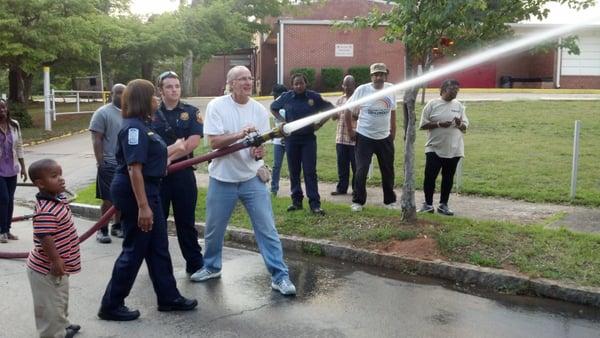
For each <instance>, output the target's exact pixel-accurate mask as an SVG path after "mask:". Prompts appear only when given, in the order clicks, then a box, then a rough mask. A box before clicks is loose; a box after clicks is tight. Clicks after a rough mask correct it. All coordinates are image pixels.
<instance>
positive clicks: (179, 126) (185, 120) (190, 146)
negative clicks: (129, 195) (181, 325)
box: [152, 71, 203, 274]
mask: <svg viewBox="0 0 600 338" xmlns="http://www.w3.org/2000/svg"><path fill="white" fill-rule="evenodd" d="M158 88H159V90H160V94H161V98H162V103H161V104H160V106H159V108H158V110H157V111H156V112H155V113H154V118H153V122H152V126H153V128H154V129H155V130H156V132H157V133H158V134H159V135H160V136H161V137H162V138H163V140H164V141H165V142H166V143H167V145H171V144H173V143H175V141H176V140H177V139H178V138H184V139H185V148H186V155H185V156H183V157H182V158H180V159H178V160H175V161H174V162H177V161H181V160H184V159H188V158H190V157H191V156H192V152H193V151H194V149H195V148H196V147H197V146H198V144H199V143H200V138H201V137H202V135H203V134H202V133H203V131H202V129H203V122H202V116H201V114H200V112H199V111H198V109H197V108H196V107H194V106H191V105H189V104H186V103H183V102H181V101H180V100H179V99H180V98H181V85H180V82H179V76H177V74H175V72H172V71H167V72H164V73H162V74H160V76H159V78H158ZM197 198H198V190H197V188H196V177H195V176H194V169H193V168H191V167H189V168H186V169H183V170H181V171H178V172H176V173H172V174H169V175H168V176H167V177H165V178H164V179H163V181H162V185H161V199H162V204H163V211H164V214H165V217H168V216H169V206H170V205H172V206H173V216H174V217H175V228H176V229H177V240H178V241H179V248H180V249H181V253H182V254H183V258H184V259H185V261H186V266H185V270H186V272H188V273H190V274H192V273H194V272H196V271H198V270H200V269H201V268H202V265H203V258H202V251H201V250H202V248H200V245H199V244H198V231H197V230H196V227H195V226H194V212H195V209H196V200H197Z"/></svg>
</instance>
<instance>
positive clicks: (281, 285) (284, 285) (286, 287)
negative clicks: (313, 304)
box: [271, 278, 296, 296]
mask: <svg viewBox="0 0 600 338" xmlns="http://www.w3.org/2000/svg"><path fill="white" fill-rule="evenodd" d="M271 288H272V289H273V290H277V291H279V292H280V293H281V294H282V295H284V296H291V295H295V294H296V287H295V286H294V283H292V281H290V280H289V278H283V279H281V280H280V281H279V282H277V283H275V282H271Z"/></svg>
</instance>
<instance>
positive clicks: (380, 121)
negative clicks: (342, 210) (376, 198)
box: [345, 63, 396, 211]
mask: <svg viewBox="0 0 600 338" xmlns="http://www.w3.org/2000/svg"><path fill="white" fill-rule="evenodd" d="M370 71H371V83H366V84H364V85H361V86H358V88H356V90H355V91H354V94H352V96H351V97H350V99H348V103H350V102H352V101H356V100H358V99H361V98H363V97H367V96H369V95H371V94H374V93H375V92H377V91H379V90H382V89H384V88H387V87H389V86H391V85H392V84H391V83H388V82H386V80H387V76H388V73H389V71H388V69H387V67H386V65H385V64H383V63H374V64H372V65H371V68H370ZM359 109H360V113H359V114H358V122H357V124H356V130H354V129H353V128H352V125H353V124H352V114H351V113H350V112H346V116H345V119H346V126H347V128H348V134H349V135H350V138H355V139H356V145H355V148H354V149H355V158H356V173H355V188H354V191H353V193H352V206H351V209H352V211H362V208H363V205H364V204H365V203H366V201H367V187H366V185H367V175H368V173H369V166H370V164H371V158H372V157H373V154H375V156H377V161H378V162H379V170H380V171H381V187H382V188H383V203H384V204H385V206H386V207H387V208H394V207H395V206H396V193H395V192H394V138H395V137H396V96H395V95H394V94H389V95H386V96H384V97H381V98H378V99H374V100H371V101H368V102H366V103H363V104H361V105H360V106H359Z"/></svg>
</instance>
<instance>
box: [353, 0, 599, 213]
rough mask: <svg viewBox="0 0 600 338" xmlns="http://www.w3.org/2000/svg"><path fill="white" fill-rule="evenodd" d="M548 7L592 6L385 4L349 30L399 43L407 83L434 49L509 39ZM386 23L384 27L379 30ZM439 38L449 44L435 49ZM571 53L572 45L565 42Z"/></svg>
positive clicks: (405, 196) (409, 94) (408, 120)
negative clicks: (370, 31) (372, 31)
mask: <svg viewBox="0 0 600 338" xmlns="http://www.w3.org/2000/svg"><path fill="white" fill-rule="evenodd" d="M549 2H559V3H562V4H567V5H568V6H569V7H571V8H575V9H585V8H588V7H589V6H592V5H593V4H594V0H557V1H552V0H457V1H435V0H433V1H422V0H390V1H389V3H392V4H393V6H392V9H391V10H390V11H388V12H383V11H380V10H379V9H378V8H375V9H374V10H373V11H371V12H370V13H369V14H368V15H367V16H365V17H357V18H355V19H354V20H353V23H352V25H353V26H355V27H362V28H366V27H370V28H378V27H383V28H384V29H385V35H384V37H383V40H384V41H387V42H393V41H401V42H402V43H403V44H404V46H405V52H406V60H407V64H406V69H407V74H406V75H407V77H408V78H411V77H413V76H415V74H416V70H417V67H418V65H421V66H423V68H424V69H428V68H429V65H430V64H431V62H432V61H433V55H432V52H433V48H438V50H439V49H441V52H447V53H448V54H453V53H459V52H461V51H465V50H469V49H476V48H478V47H481V46H484V45H486V44H488V43H490V42H491V41H495V40H498V39H500V38H503V37H506V36H509V35H510V34H511V33H512V31H511V28H510V26H509V25H508V23H513V22H520V21H523V20H528V19H530V18H532V17H535V18H538V19H540V20H541V19H544V18H546V17H547V16H548V14H549V10H548V9H546V8H545V5H546V4H547V3H549ZM384 23H385V25H384ZM442 38H447V39H451V40H453V41H454V44H452V45H447V46H443V45H440V41H441V39H442ZM567 42H568V43H569V46H570V47H573V46H574V44H573V40H572V39H570V40H567ZM416 96H417V89H416V88H412V89H409V90H407V91H406V92H405V96H404V106H403V110H404V127H405V149H404V150H405V158H404V185H403V188H402V200H401V205H402V213H403V219H404V220H405V221H409V222H415V221H416V213H415V211H416V206H415V198H414V195H415V189H414V185H415V182H414V140H415V109H414V104H415V99H416Z"/></svg>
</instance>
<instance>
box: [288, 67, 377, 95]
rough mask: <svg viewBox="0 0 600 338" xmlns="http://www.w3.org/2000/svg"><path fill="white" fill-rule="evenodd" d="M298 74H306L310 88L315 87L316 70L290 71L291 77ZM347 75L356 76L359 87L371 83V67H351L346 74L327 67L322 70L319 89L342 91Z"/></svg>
mask: <svg viewBox="0 0 600 338" xmlns="http://www.w3.org/2000/svg"><path fill="white" fill-rule="evenodd" d="M296 73H300V74H304V76H306V79H307V80H308V87H309V88H314V87H315V80H316V71H315V69H314V68H310V67H305V68H294V69H292V70H291V71H290V75H292V74H296ZM346 74H348V75H352V76H354V79H355V80H356V85H357V86H358V85H361V84H364V83H367V82H370V81H371V75H370V74H369V66H354V67H350V68H348V70H347V71H346V73H344V69H343V68H338V67H325V68H321V86H320V88H319V89H320V90H322V91H336V90H340V89H341V84H342V80H343V79H344V76H345V75H346Z"/></svg>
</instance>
